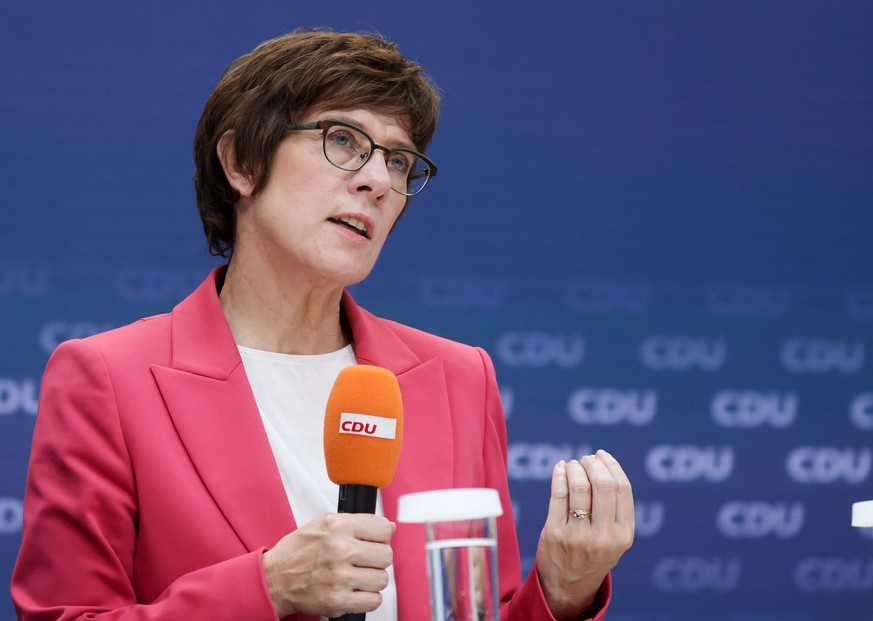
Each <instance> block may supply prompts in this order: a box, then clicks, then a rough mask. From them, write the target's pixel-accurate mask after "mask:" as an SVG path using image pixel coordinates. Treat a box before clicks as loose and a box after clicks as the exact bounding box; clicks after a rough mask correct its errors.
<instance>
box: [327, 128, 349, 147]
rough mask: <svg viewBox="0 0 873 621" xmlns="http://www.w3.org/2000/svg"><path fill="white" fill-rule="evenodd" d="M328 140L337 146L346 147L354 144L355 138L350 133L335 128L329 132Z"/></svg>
mask: <svg viewBox="0 0 873 621" xmlns="http://www.w3.org/2000/svg"><path fill="white" fill-rule="evenodd" d="M329 138H330V141H331V142H332V143H333V144H335V145H336V146H338V147H346V148H353V147H354V146H355V140H354V138H353V137H352V135H351V134H350V133H349V132H347V131H343V130H337V131H335V132H333V133H331V134H330V136H329Z"/></svg>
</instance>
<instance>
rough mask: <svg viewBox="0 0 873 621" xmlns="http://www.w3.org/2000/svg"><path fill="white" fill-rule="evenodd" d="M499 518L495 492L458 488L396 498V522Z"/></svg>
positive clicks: (499, 507) (493, 490)
mask: <svg viewBox="0 0 873 621" xmlns="http://www.w3.org/2000/svg"><path fill="white" fill-rule="evenodd" d="M498 515H503V507H502V506H501V504H500V495H499V494H498V493H497V490H496V489H487V488H458V489H440V490H434V491H430V492H416V493H414V494H406V495H405V496H401V497H400V502H399V505H398V507H397V521H398V522H412V523H422V522H431V523H433V522H446V521H450V520H475V519H480V518H488V517H497V516H498Z"/></svg>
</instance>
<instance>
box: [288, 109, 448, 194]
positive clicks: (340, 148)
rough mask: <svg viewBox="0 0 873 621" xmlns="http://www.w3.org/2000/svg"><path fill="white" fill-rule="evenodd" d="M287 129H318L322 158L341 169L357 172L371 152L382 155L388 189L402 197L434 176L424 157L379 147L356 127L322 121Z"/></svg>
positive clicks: (414, 191) (417, 188) (418, 188)
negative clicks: (320, 135) (320, 138)
mask: <svg viewBox="0 0 873 621" xmlns="http://www.w3.org/2000/svg"><path fill="white" fill-rule="evenodd" d="M288 129H289V130H302V129H320V130H322V131H323V132H324V134H323V136H324V145H323V148H324V157H325V158H327V161H328V162H330V163H331V164H333V165H334V166H336V167H337V168H341V169H342V170H349V171H354V170H360V169H361V168H363V167H364V164H366V163H367V162H368V161H369V160H370V156H371V155H372V154H373V151H375V150H377V149H378V150H380V151H384V152H385V162H386V164H387V165H388V174H389V176H390V177H391V189H392V190H394V191H395V192H397V193H399V194H403V195H404V196H415V195H416V194H418V193H419V192H421V191H422V190H423V189H424V186H425V185H427V182H428V180H429V179H430V178H431V177H435V176H436V173H437V167H436V164H434V163H433V162H432V161H430V160H429V159H427V157H425V156H424V155H422V154H421V153H419V152H417V151H413V150H412V149H407V148H405V147H395V148H393V149H389V148H388V147H383V146H382V145H380V144H376V142H375V141H374V140H373V139H372V138H371V137H370V134H368V133H367V132H365V131H364V130H363V129H361V128H360V127H357V126H356V125H352V124H351V123H346V122H345V121H336V120H331V119H325V120H321V121H310V122H308V123H299V124H297V125H292V126H290V127H289V128H288Z"/></svg>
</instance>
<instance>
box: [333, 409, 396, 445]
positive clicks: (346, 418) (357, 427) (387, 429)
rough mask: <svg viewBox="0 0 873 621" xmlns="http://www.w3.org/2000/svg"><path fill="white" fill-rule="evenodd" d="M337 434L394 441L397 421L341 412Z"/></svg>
mask: <svg viewBox="0 0 873 621" xmlns="http://www.w3.org/2000/svg"><path fill="white" fill-rule="evenodd" d="M339 432H340V433H351V434H354V435H358V436H369V437H371V438H385V439H386V440H394V439H395V438H396V437H397V420H396V419H394V418H385V417H383V416H371V415H369V414H355V413H352V412H343V413H342V414H341V415H340V424H339Z"/></svg>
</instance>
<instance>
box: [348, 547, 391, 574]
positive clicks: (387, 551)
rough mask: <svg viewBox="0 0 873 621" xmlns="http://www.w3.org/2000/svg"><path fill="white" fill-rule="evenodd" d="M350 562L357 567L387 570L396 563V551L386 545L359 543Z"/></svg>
mask: <svg viewBox="0 0 873 621" xmlns="http://www.w3.org/2000/svg"><path fill="white" fill-rule="evenodd" d="M349 561H350V562H351V564H352V565H354V566H355V567H365V568H371V569H386V568H387V567H388V566H389V565H391V563H393V562H394V550H393V549H392V548H391V546H389V545H386V544H384V543H372V542H370V541H359V542H358V543H357V545H356V547H355V551H354V552H353V553H352V555H351V557H350V558H349Z"/></svg>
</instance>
